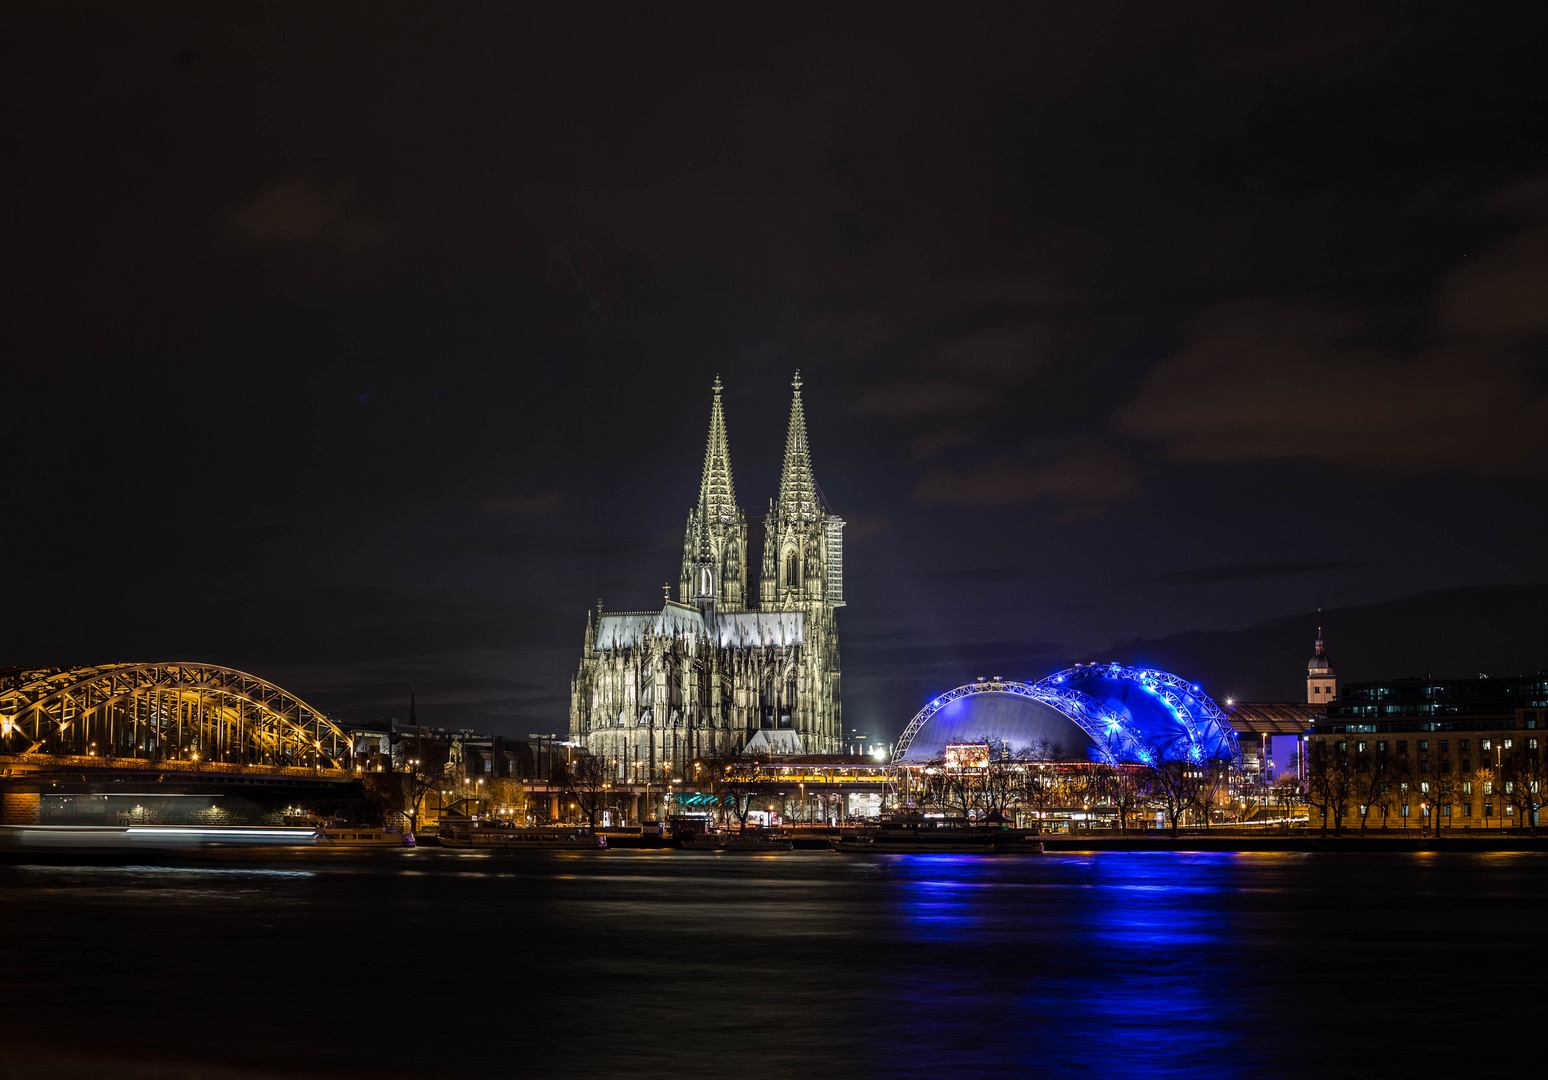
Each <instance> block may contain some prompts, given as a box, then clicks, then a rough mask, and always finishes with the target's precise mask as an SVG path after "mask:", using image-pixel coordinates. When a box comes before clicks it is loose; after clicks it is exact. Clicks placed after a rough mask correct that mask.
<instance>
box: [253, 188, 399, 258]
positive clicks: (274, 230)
mask: <svg viewBox="0 0 1548 1080" xmlns="http://www.w3.org/2000/svg"><path fill="white" fill-rule="evenodd" d="M354 201H355V187H354V185H353V184H351V183H348V182H341V183H337V184H331V185H328V186H326V187H324V186H319V185H317V184H315V183H313V182H311V181H310V180H306V179H291V180H282V181H279V182H278V183H275V184H272V185H270V186H269V187H266V188H264V189H263V190H262V191H260V192H259V193H258V194H257V195H256V196H254V197H253V199H252V201H250V202H247V203H244V204H243V205H241V206H239V207H237V209H236V210H235V211H234V212H233V213H232V215H231V224H232V228H233V229H234V230H235V231H236V233H237V235H238V236H239V237H241V238H242V239H243V240H246V241H249V242H251V243H254V244H301V243H311V242H315V241H326V242H328V243H332V244H336V245H338V246H340V247H345V248H350V249H360V248H364V247H368V246H370V245H373V244H377V243H380V242H381V241H382V240H383V239H384V238H385V231H384V230H383V228H382V227H381V225H379V224H378V223H377V222H375V221H373V220H371V219H370V218H369V217H366V216H364V215H362V214H360V213H357V212H355V211H354V210H353V204H354Z"/></svg>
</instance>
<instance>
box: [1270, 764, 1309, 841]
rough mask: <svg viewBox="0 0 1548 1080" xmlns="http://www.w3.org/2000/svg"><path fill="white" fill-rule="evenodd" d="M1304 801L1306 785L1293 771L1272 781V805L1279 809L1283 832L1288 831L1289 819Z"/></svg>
mask: <svg viewBox="0 0 1548 1080" xmlns="http://www.w3.org/2000/svg"><path fill="white" fill-rule="evenodd" d="M1305 803H1306V785H1305V784H1303V783H1302V782H1301V778H1300V777H1299V776H1297V775H1295V774H1294V773H1288V774H1286V775H1285V776H1281V777H1280V778H1279V779H1278V780H1276V781H1274V807H1275V808H1276V809H1277V810H1278V811H1279V816H1280V819H1281V822H1282V823H1283V825H1284V827H1285V832H1289V831H1290V819H1291V816H1292V815H1293V814H1294V812H1295V809H1296V807H1298V806H1304V805H1305Z"/></svg>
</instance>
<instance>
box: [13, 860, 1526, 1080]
mask: <svg viewBox="0 0 1548 1080" xmlns="http://www.w3.org/2000/svg"><path fill="white" fill-rule="evenodd" d="M1545 896H1548V856H1543V855H1537V854H1503V855H1449V854H1433V855H1432V854H1418V855H1412V854H1410V855H1344V854H1339V855H1326V854H1317V855H1305V854H1286V855H1262V854H1253V855H1220V854H1170V853H1143V854H1126V853H1102V854H1080V853H1072V854H1049V855H1044V856H1007V857H976V856H917V855H915V856H857V855H838V854H832V853H823V852H791V853H777V854H773V853H725V852H723V853H714V852H679V851H612V852H606V853H588V852H550V853H520V854H509V853H497V854H486V853H464V852H449V851H444V850H435V849H430V848H426V849H421V850H418V851H412V852H392V853H381V852H374V853H366V854H362V855H360V856H359V857H350V856H347V855H341V854H340V853H338V852H336V851H335V852H310V851H309V852H304V853H301V854H299V855H296V856H286V857H284V858H277V857H275V856H273V855H271V854H268V853H263V852H251V851H249V852H232V853H230V854H226V855H222V856H219V857H215V858H205V859H203V860H200V861H195V862H187V863H181V864H177V865H168V866H93V867H63V866H25V865H10V866H4V867H0V913H3V914H0V917H3V920H4V922H3V931H0V933H3V941H4V947H3V951H4V956H5V963H4V969H3V973H0V1029H3V1031H4V1032H5V1033H6V1034H5V1037H4V1044H5V1045H8V1046H9V1048H10V1049H9V1051H6V1052H4V1053H9V1054H10V1055H11V1056H10V1057H9V1058H7V1057H5V1056H4V1053H0V1065H6V1066H7V1070H6V1071H7V1072H9V1073H11V1074H14V1075H37V1076H44V1075H47V1076H67V1075H93V1076H96V1075H105V1074H114V1073H125V1074H133V1075H160V1074H162V1073H164V1072H171V1073H174V1074H176V1075H178V1076H194V1075H225V1074H226V1072H227V1071H234V1072H236V1073H238V1074H240V1075H245V1074H246V1073H248V1072H251V1073H252V1074H254V1075H266V1076H267V1075H291V1074H298V1073H299V1074H306V1075H360V1074H365V1075H373V1076H404V1077H416V1078H422V1077H427V1076H441V1075H445V1076H456V1077H486V1076H516V1075H519V1076H533V1077H558V1076H562V1075H570V1076H604V1075H618V1076H631V1077H646V1076H649V1077H655V1076H660V1077H683V1076H710V1075H732V1076H737V1075H741V1076H776V1077H796V1076H819V1077H847V1076H854V1077H872V1076H874V1077H916V1076H917V1077H949V1076H959V1075H967V1074H973V1073H984V1074H989V1073H994V1074H1000V1075H1012V1076H1047V1077H1210V1078H1212V1080H1224V1078H1231V1077H1263V1076H1342V1075H1360V1076H1380V1075H1388V1074H1391V1073H1392V1072H1393V1071H1394V1069H1395V1068H1396V1067H1397V1065H1398V1063H1399V1062H1401V1061H1405V1060H1411V1055H1415V1054H1418V1055H1421V1056H1422V1058H1423V1060H1424V1069H1423V1071H1424V1073H1425V1075H1437V1076H1439V1075H1449V1076H1464V1075H1476V1072H1475V1071H1474V1069H1475V1067H1476V1066H1477V1065H1478V1064H1479V1062H1480V1052H1481V1051H1483V1050H1484V1049H1485V1048H1488V1047H1492V1048H1493V1050H1492V1051H1491V1053H1492V1055H1493V1056H1492V1057H1491V1060H1495V1061H1498V1060H1499V1058H1498V1055H1499V1054H1502V1053H1507V1054H1508V1052H1509V1047H1510V1046H1512V1045H1519V1046H1522V1047H1523V1048H1526V1047H1527V1046H1528V1044H1530V1046H1531V1047H1535V1046H1536V1045H1537V1043H1538V1035H1537V1034H1536V1033H1537V1031H1538V1030H1539V1029H1538V1028H1537V1026H1536V1023H1537V1021H1538V1018H1539V1017H1540V1016H1541V1015H1542V1004H1541V1002H1540V1000H1539V998H1540V995H1541V994H1542V993H1543V990H1544V983H1543V981H1542V972H1543V970H1544V960H1545V958H1548V920H1545V919H1544V917H1543V900H1544V897H1545ZM1533 1052H1534V1053H1535V1052H1536V1051H1535V1049H1534V1051H1533ZM1399 1071H1402V1070H1399Z"/></svg>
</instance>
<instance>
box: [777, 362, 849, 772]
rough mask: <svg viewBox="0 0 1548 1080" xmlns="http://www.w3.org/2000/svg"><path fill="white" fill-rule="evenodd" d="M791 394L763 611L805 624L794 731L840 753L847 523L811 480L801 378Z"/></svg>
mask: <svg viewBox="0 0 1548 1080" xmlns="http://www.w3.org/2000/svg"><path fill="white" fill-rule="evenodd" d="M791 387H792V388H793V390H794V396H793V398H792V400H791V404H790V426H789V429H788V430H787V432H786V435H785V462H784V467H783V468H782V469H781V471H780V478H779V497H778V498H777V499H774V500H772V501H770V503H769V513H768V517H767V518H766V519H765V524H764V531H763V574H762V576H761V578H760V580H759V601H760V606H761V607H762V609H763V610H764V611H799V612H801V613H802V614H803V615H804V616H805V618H804V620H803V621H804V623H805V647H806V651H805V653H804V654H803V657H802V659H803V661H804V662H803V664H802V670H801V671H799V672H797V675H796V677H797V679H798V680H799V681H800V683H801V685H799V686H798V687H796V692H795V694H794V695H793V696H794V698H795V700H796V701H797V702H799V703H801V704H800V705H799V706H798V709H797V712H796V714H795V715H794V716H792V721H793V724H792V726H793V727H794V728H795V729H796V730H797V731H798V732H801V733H802V735H803V738H804V739H807V740H808V741H809V742H813V743H816V744H817V745H819V746H822V747H828V746H837V745H838V744H839V743H840V742H841V740H842V735H843V719H842V716H841V715H840V711H839V652H838V621H837V618H836V612H837V610H838V609H839V608H841V607H843V606H844V519H843V518H841V517H839V516H838V515H837V514H835V513H834V512H833V508H832V507H830V506H829V505H828V500H827V499H826V498H824V497H823V494H822V488H820V487H819V486H818V485H817V478H816V476H815V475H814V474H813V472H812V453H811V446H810V445H809V444H808V442H807V437H806V411H805V409H804V408H803V407H802V404H801V373H800V372H799V371H798V372H796V375H795V379H794V381H793V382H792V383H791ZM817 752H818V753H826V752H828V751H827V750H819V751H817Z"/></svg>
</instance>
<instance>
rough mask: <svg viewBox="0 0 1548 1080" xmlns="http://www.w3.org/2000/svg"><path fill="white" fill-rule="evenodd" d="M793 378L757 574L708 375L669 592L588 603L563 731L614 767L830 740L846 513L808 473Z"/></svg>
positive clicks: (624, 771)
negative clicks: (640, 606)
mask: <svg viewBox="0 0 1548 1080" xmlns="http://www.w3.org/2000/svg"><path fill="white" fill-rule="evenodd" d="M792 385H793V386H794V387H795V397H794V401H793V402H792V404H791V407H790V428H789V434H788V435H787V437H786V440H785V462H784V468H783V471H782V473H781V475H780V481H779V497H778V498H777V499H774V500H772V501H771V502H770V503H769V511H768V516H767V517H766V518H765V519H764V528H763V563H762V569H761V572H760V573H759V575H758V577H757V579H756V580H753V579H749V577H748V576H747V564H748V536H747V516H746V515H745V514H744V513H743V512H742V509H741V508H740V507H739V506H738V505H737V502H736V487H735V485H734V484H733V483H732V480H731V452H730V449H729V447H728V445H727V442H726V421H725V414H724V412H723V410H722V407H721V402H720V391H721V384H720V379H719V378H718V377H717V378H716V379H715V385H714V391H715V399H714V403H713V404H712V405H711V406H710V426H709V445H708V447H707V448H706V450H705V452H704V475H703V478H702V479H701V481H700V484H699V501H698V505H697V506H695V507H694V508H693V509H692V510H690V511H689V512H688V527H687V529H686V530H684V534H683V567H682V574H681V575H680V577H679V579H678V598H677V599H676V600H670V599H668V600H667V601H666V602H665V604H664V606H663V607H662V608H661V610H660V611H623V612H606V611H603V610H602V605H601V603H600V602H599V603H598V604H597V610H596V611H595V612H593V613H588V615H587V618H586V643H585V650H584V652H583V654H582V657H581V664H580V671H579V672H578V673H577V674H576V676H575V678H574V679H573V680H572V682H571V684H570V737H571V738H572V739H574V740H575V741H576V742H581V743H584V744H585V745H586V746H587V748H588V749H590V751H591V752H592V753H593V754H595V755H596V756H597V757H599V758H601V759H602V760H603V761H604V762H606V763H607V765H608V768H609V770H610V771H611V773H612V775H614V776H615V777H617V778H619V779H631V778H638V779H646V780H649V779H653V778H658V777H661V776H662V775H664V774H665V773H668V772H671V771H675V770H679V769H681V768H682V767H683V766H684V765H685V764H686V763H687V762H689V761H692V760H693V759H695V758H701V757H712V756H714V755H717V754H721V753H725V752H727V751H734V750H735V751H740V750H746V751H748V752H751V753H764V754H800V753H805V754H827V753H836V752H837V751H838V750H839V747H840V743H841V739H842V727H841V721H840V714H839V648H838V626H837V620H836V614H837V611H838V609H839V608H841V607H843V606H844V578H843V558H844V555H843V552H844V521H843V519H842V518H840V517H839V516H838V515H837V514H835V513H833V510H832V508H831V507H830V506H829V505H828V502H827V499H826V498H825V497H824V496H823V494H822V489H821V488H820V487H818V486H817V480H816V477H815V476H813V474H812V459H811V452H810V450H809V448H808V446H807V442H806V415H805V413H804V412H803V411H802V408H801V376H800V374H799V373H798V374H797V375H796V378H795V382H794V383H793V384H792ZM755 589H756V595H754V590H755Z"/></svg>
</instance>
